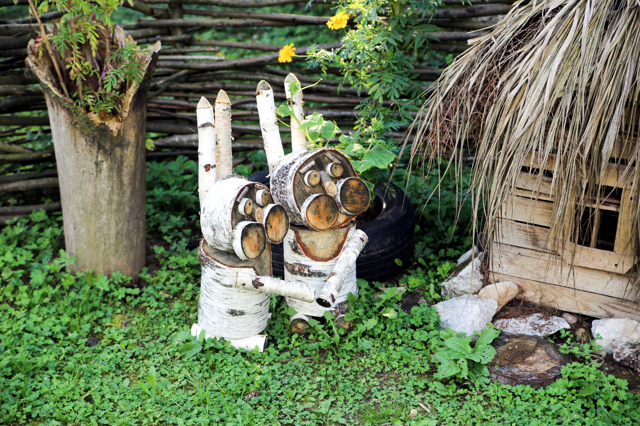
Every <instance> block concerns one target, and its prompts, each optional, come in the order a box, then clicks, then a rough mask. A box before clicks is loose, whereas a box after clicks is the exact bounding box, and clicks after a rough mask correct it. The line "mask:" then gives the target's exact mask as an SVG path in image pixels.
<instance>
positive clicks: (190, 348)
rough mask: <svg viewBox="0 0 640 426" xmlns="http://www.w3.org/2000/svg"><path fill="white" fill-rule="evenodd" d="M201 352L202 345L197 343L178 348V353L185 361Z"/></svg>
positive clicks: (192, 342) (193, 342) (189, 343)
mask: <svg viewBox="0 0 640 426" xmlns="http://www.w3.org/2000/svg"><path fill="white" fill-rule="evenodd" d="M201 350H202V344H201V343H200V342H198V341H191V342H187V343H185V344H184V345H182V346H180V348H178V352H179V353H181V354H182V356H183V357H184V358H185V359H189V358H191V357H192V356H194V355H195V354H197V353H198V352H200V351H201Z"/></svg>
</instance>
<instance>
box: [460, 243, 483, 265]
mask: <svg viewBox="0 0 640 426" xmlns="http://www.w3.org/2000/svg"><path fill="white" fill-rule="evenodd" d="M474 253H475V254H476V255H478V247H476V246H473V248H472V249H471V250H469V251H468V252H466V253H465V254H463V255H462V256H460V257H459V258H458V261H457V262H456V265H460V264H462V263H465V262H466V261H468V260H469V259H471V255H472V254H474Z"/></svg>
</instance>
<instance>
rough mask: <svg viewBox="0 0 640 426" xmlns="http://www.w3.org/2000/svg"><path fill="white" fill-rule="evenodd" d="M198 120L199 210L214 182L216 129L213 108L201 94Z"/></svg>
mask: <svg viewBox="0 0 640 426" xmlns="http://www.w3.org/2000/svg"><path fill="white" fill-rule="evenodd" d="M196 117H197V121H198V194H199V196H200V212H202V211H203V209H204V208H203V205H204V201H205V199H206V198H207V194H208V193H209V189H210V188H211V187H212V186H213V184H214V183H216V176H217V172H216V129H215V126H214V121H213V108H211V104H210V103H209V101H208V100H207V99H206V98H205V97H204V96H203V97H201V98H200V102H198V107H197V108H196Z"/></svg>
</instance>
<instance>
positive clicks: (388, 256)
mask: <svg viewBox="0 0 640 426" xmlns="http://www.w3.org/2000/svg"><path fill="white" fill-rule="evenodd" d="M267 173H268V171H266V170H264V171H261V172H257V173H254V174H252V175H251V176H249V180H250V181H253V182H258V183H262V184H264V185H266V186H267V187H268V186H269V179H268V178H267ZM375 192H376V198H378V200H379V201H380V202H381V203H382V207H381V211H380V213H379V214H378V215H377V216H376V217H375V218H374V219H372V220H362V221H361V220H358V221H357V227H358V229H361V230H362V231H364V232H365V233H366V234H367V236H369V242H368V243H367V245H366V246H365V247H364V250H362V253H360V256H359V257H358V260H357V262H356V271H357V276H358V278H362V279H365V280H367V281H380V282H384V281H387V280H389V279H391V278H393V277H395V276H397V275H398V274H400V273H401V272H402V271H403V270H404V269H405V268H406V267H408V266H409V265H411V262H412V260H413V248H414V239H413V232H414V228H415V217H414V214H413V208H412V207H411V202H410V201H409V199H408V198H406V197H405V195H404V192H403V191H402V190H401V189H400V188H399V187H398V186H396V185H393V184H391V186H390V187H389V190H388V191H385V187H382V186H379V187H377V188H376V189H375ZM282 250H283V248H282V243H281V244H273V245H272V246H271V251H272V265H273V275H274V276H280V277H282V276H284V255H283V251H282ZM396 259H400V263H401V264H400V265H398V264H397V263H396Z"/></svg>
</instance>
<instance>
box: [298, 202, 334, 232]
mask: <svg viewBox="0 0 640 426" xmlns="http://www.w3.org/2000/svg"><path fill="white" fill-rule="evenodd" d="M302 214H303V217H304V218H305V219H306V222H307V224H308V225H309V226H310V227H312V228H313V229H315V230H318V231H325V230H327V229H331V227H332V226H333V225H334V224H335V223H336V221H337V220H338V215H339V214H340V210H339V208H338V204H337V203H336V201H335V200H334V199H333V197H331V196H330V195H327V194H316V195H313V196H311V197H309V198H308V199H307V200H306V201H305V203H304V205H303V207H302Z"/></svg>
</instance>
